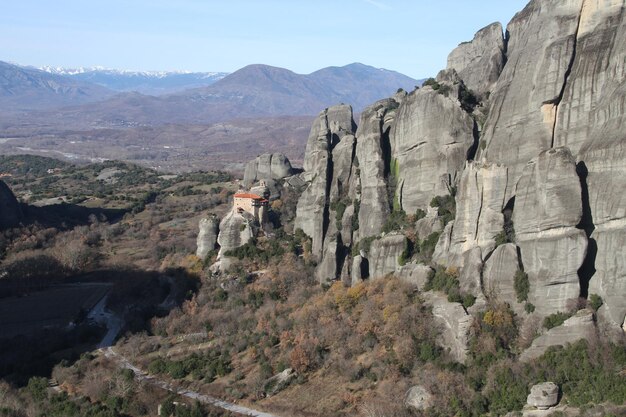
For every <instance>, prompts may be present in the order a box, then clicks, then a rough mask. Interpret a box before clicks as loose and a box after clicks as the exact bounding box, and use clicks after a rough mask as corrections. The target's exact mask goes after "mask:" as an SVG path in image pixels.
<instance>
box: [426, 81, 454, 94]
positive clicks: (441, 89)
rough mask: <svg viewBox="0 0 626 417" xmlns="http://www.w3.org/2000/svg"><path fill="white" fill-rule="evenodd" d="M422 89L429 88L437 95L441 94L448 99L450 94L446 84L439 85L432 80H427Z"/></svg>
mask: <svg viewBox="0 0 626 417" xmlns="http://www.w3.org/2000/svg"><path fill="white" fill-rule="evenodd" d="M422 87H431V88H432V89H433V90H435V91H437V92H438V93H439V94H442V95H444V96H446V97H448V94H450V90H451V88H450V86H449V85H446V84H439V83H438V82H437V81H436V80H435V79H434V78H429V79H427V80H426V81H424V83H423V84H422Z"/></svg>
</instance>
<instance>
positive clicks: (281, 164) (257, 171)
mask: <svg viewBox="0 0 626 417" xmlns="http://www.w3.org/2000/svg"><path fill="white" fill-rule="evenodd" d="M292 173H293V170H292V168H291V163H290V162H289V159H288V158H287V157H286V156H285V155H283V154H282V153H274V154H269V153H266V154H263V155H259V156H257V157H256V158H255V159H253V160H252V161H250V162H248V165H246V170H245V173H244V176H243V183H244V184H245V185H246V186H248V187H249V186H250V185H252V184H254V183H255V182H256V181H259V180H279V179H282V178H285V177H288V176H290V175H291V174H292Z"/></svg>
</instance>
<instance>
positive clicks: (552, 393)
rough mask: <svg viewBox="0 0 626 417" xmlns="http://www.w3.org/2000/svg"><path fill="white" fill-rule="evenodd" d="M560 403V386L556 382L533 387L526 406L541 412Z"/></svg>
mask: <svg viewBox="0 0 626 417" xmlns="http://www.w3.org/2000/svg"><path fill="white" fill-rule="evenodd" d="M558 403H559V386H558V385H556V384H555V383H554V382H544V383H542V384H537V385H533V387H532V388H531V389H530V394H528V399H527V400H526V404H528V405H529V406H531V407H536V408H538V409H540V410H547V409H548V408H550V407H554V406H555V405H557V404H558Z"/></svg>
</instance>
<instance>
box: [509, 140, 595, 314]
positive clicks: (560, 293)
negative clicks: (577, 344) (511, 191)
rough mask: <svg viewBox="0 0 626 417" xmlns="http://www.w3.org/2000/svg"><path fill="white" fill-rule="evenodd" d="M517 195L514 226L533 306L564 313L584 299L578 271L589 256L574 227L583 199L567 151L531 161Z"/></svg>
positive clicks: (582, 236) (580, 232) (543, 311)
mask: <svg viewBox="0 0 626 417" xmlns="http://www.w3.org/2000/svg"><path fill="white" fill-rule="evenodd" d="M516 190H517V195H516V197H515V210H514V211H513V223H514V225H515V234H516V242H517V245H518V246H519V247H520V252H521V256H522V264H523V265H524V271H525V272H526V273H527V274H528V278H529V281H530V293H529V301H530V302H531V303H532V304H534V305H535V307H536V308H537V310H536V311H537V312H538V313H539V314H541V315H549V314H552V313H556V312H557V311H566V310H567V308H568V307H567V302H568V300H571V299H576V298H578V297H579V295H580V284H579V277H578V269H579V268H580V267H581V266H582V263H583V261H584V259H585V256H586V254H587V236H586V235H585V232H584V231H583V230H580V229H577V228H576V226H577V225H578V223H579V222H580V220H581V218H582V196H581V185H580V179H579V177H578V175H577V173H576V163H575V161H574V158H573V157H572V154H571V153H570V151H569V149H567V148H556V149H550V150H548V151H545V152H542V153H541V154H540V155H539V156H538V157H537V158H535V159H533V160H532V161H531V162H529V163H528V164H527V165H526V166H525V167H524V170H523V173H522V177H521V178H520V180H519V182H518V183H517V188H516Z"/></svg>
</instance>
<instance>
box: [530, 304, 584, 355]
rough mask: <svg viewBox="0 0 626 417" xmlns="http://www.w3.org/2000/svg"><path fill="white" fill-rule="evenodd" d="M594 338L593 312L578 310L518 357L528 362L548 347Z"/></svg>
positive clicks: (534, 341) (536, 340)
mask: <svg viewBox="0 0 626 417" xmlns="http://www.w3.org/2000/svg"><path fill="white" fill-rule="evenodd" d="M595 337H596V326H595V323H594V320H593V312H592V311H590V310H580V311H578V312H577V313H576V314H575V315H574V316H572V317H570V318H569V319H567V320H565V322H564V323H563V324H562V325H560V326H557V327H554V328H552V329H550V330H548V331H547V332H546V333H544V334H543V335H541V336H539V337H538V338H536V339H535V340H533V343H532V345H531V346H530V347H529V348H528V349H526V350H525V351H524V352H522V354H521V355H520V361H522V362H528V361H530V360H532V359H535V358H538V357H539V356H541V355H543V354H544V353H545V352H546V350H548V348H549V347H550V346H566V345H567V344H568V343H575V342H577V341H579V340H581V339H586V340H593V339H594V338H595Z"/></svg>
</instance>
